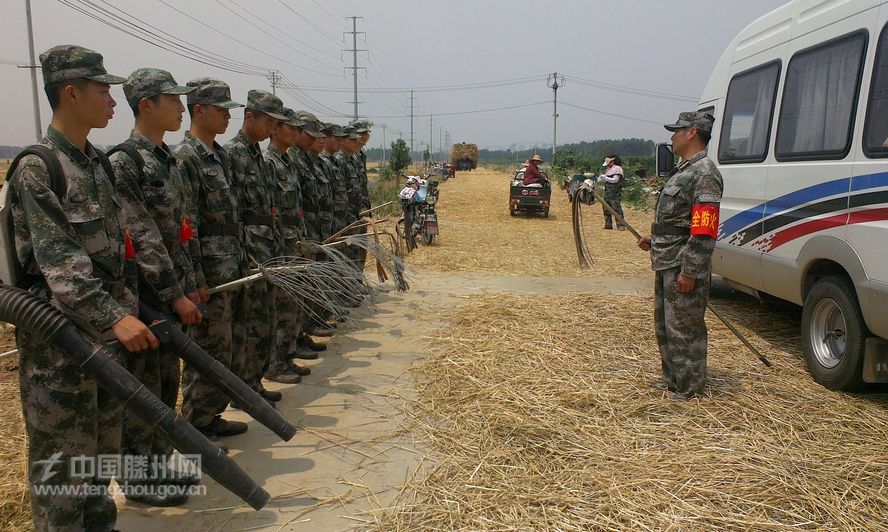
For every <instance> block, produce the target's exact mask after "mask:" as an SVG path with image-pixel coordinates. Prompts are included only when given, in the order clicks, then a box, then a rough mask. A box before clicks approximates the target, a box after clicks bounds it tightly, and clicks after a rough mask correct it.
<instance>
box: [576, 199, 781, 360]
mask: <svg viewBox="0 0 888 532" xmlns="http://www.w3.org/2000/svg"><path fill="white" fill-rule="evenodd" d="M588 194H591V195H592V198H593V199H594V200H595V201H597V202H598V203H600V204H601V206H602V207H604V208H605V209H607V211H608V212H610V213H611V216H613V217H614V219H615V220H616V221H617V223H619V224H622V225H623V227H625V228H626V229H628V230H629V232H630V233H631V234H632V236H634V237H635V238H636V240H638V239H641V234H640V233H639V232H638V231H636V230H635V228H634V227H632V226H631V225H629V223H628V222H626V220H625V219H624V218H623V217H622V216H620V215H619V214H618V213H617V211H615V210H614V209H613V207H611V206H610V205H608V204H607V202H605V201H604V200H603V199H602V198H601V196H599V195H598V194H596V193H595V189H594V188H592V187H590V186H588V185H582V186H581V187H580V189H579V190H578V191H577V196H578V198H575V200H574V201H575V202H577V201H582V200H583V199H585V198H584V197H583V196H585V195H588ZM577 208H578V207H577ZM576 230H577V227H576V225H575V227H574V231H576ZM575 236H576V233H575ZM583 247H584V248H585V245H584V246H583ZM583 251H586V250H585V249H582V250H581V249H580V244H579V241H578V243H577V252H578V254H579V256H580V265H581V267H582V265H583V256H582V252H583ZM587 266H588V264H587ZM706 308H708V309H709V310H710V311H711V312H712V313H713V314H715V317H716V318H718V319H719V320H720V321H721V322H722V323H724V324H725V327H727V328H728V329H729V330H730V331H731V332H732V333H734V336H736V337H737V338H738V339H739V340H740V341H741V342H743V345H745V346H746V347H747V349H749V350H750V351H752V353H753V354H754V355H755V356H756V357H758V359H759V360H761V361H762V364H764V365H765V366H767V367H769V368H770V367H771V361H770V360H768V359H767V358H766V357H765V355H763V354H762V353H761V352H760V351H759V350H758V349H756V348H755V346H753V345H752V344H751V343H749V340H747V339H746V338H745V337H744V336H743V335H742V334H740V331H738V330H737V328H736V327H734V325H733V324H732V323H731V322H729V321H728V319H727V318H725V317H724V316H723V315H722V314H721V313H720V312H718V311H717V310H716V309H715V308H713V306H712V304H711V303H709V302H707V303H706Z"/></svg>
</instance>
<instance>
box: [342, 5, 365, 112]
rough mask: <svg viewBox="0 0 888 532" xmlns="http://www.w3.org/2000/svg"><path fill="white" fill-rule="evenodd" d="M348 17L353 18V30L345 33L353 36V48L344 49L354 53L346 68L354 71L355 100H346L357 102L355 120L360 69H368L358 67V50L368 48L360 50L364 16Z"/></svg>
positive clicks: (356, 103) (356, 108) (356, 110)
mask: <svg viewBox="0 0 888 532" xmlns="http://www.w3.org/2000/svg"><path fill="white" fill-rule="evenodd" d="M345 18H346V19H351V21H352V30H351V31H347V32H345V35H351V36H352V48H351V50H344V51H346V52H351V53H352V66H350V67H345V68H346V70H351V71H352V79H353V80H354V101H351V102H346V103H353V104H355V120H357V119H358V103H359V102H358V69H359V68H362V69H364V70H367V69H366V68H365V67H358V52H366V51H367V50H358V34H361V35H363V34H365V32H363V31H358V19H361V20H364V17H345Z"/></svg>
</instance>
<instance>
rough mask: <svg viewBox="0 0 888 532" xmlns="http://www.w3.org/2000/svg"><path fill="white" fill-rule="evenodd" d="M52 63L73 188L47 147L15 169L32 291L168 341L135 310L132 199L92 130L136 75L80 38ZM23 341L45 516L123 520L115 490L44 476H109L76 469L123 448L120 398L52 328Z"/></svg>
mask: <svg viewBox="0 0 888 532" xmlns="http://www.w3.org/2000/svg"><path fill="white" fill-rule="evenodd" d="M40 64H41V67H42V71H43V81H44V85H45V91H46V94H47V97H48V99H49V102H50V107H51V108H52V110H53V116H52V123H51V124H50V126H49V128H48V130H47V133H46V136H45V137H44V138H43V140H42V141H41V142H40V144H41V145H43V146H45V147H46V148H48V149H49V150H51V152H52V155H53V156H55V157H56V158H57V160H58V162H59V163H60V165H61V168H62V171H63V174H64V175H63V177H64V183H65V186H66V190H64V191H63V192H60V191H56V190H53V189H52V187H51V180H50V176H49V171H48V169H47V167H46V165H45V164H44V163H43V161H42V160H41V159H40V158H38V157H36V156H32V155H29V156H26V157H25V158H23V159H22V160H21V161H20V164H19V165H18V167H17V169H16V170H15V172H14V173H13V175H12V176H10V180H9V182H8V186H11V187H12V189H11V191H10V194H11V197H10V205H11V210H12V218H13V223H14V225H15V246H16V256H17V258H18V260H19V262H20V263H21V265H22V269H23V272H24V273H25V280H26V281H27V282H28V283H31V284H32V286H31V288H30V289H31V291H32V292H35V293H37V294H39V295H42V296H44V297H46V298H48V299H50V300H51V301H52V303H53V304H54V305H55V306H57V307H59V308H61V309H63V310H64V311H65V312H66V314H68V315H69V316H71V317H72V318H74V319H75V321H76V322H77V323H78V324H79V325H80V326H81V327H84V328H87V329H91V330H92V331H93V332H94V333H95V334H97V335H99V337H101V338H102V339H105V340H109V339H114V338H116V339H117V340H119V341H120V342H121V344H123V346H124V347H125V348H126V349H127V350H128V351H141V350H144V349H148V348H149V347H152V348H153V347H157V345H158V342H157V339H156V338H155V337H154V335H153V334H152V333H151V331H150V329H148V327H147V326H145V324H143V323H142V322H141V321H139V319H138V318H136V316H135V315H136V313H137V312H138V310H137V301H136V294H137V287H136V283H135V278H136V277H135V261H134V260H133V259H135V250H134V247H133V244H132V243H131V237H130V236H129V233H128V228H127V226H126V218H125V215H124V213H123V211H122V209H121V199H120V198H119V197H118V196H117V193H116V192H115V190H114V186H113V184H112V181H111V178H112V176H109V175H108V174H107V173H106V171H105V168H104V166H105V165H104V163H103V162H102V161H104V155H103V154H101V153H100V152H98V151H97V150H96V149H95V148H93V146H92V145H91V144H90V143H89V141H88V140H87V135H88V134H89V132H90V130H91V129H92V128H103V127H105V126H106V125H107V124H108V121H109V120H110V118H111V116H112V115H113V113H114V111H113V109H114V106H115V105H116V104H115V102H114V99H113V98H112V97H111V95H110V93H109V85H110V84H116V83H122V82H123V81H124V78H120V77H117V76H112V75H109V74H108V73H107V72H106V71H105V68H104V66H103V64H102V56H101V55H100V54H98V53H96V52H94V51H92V50H88V49H86V48H81V47H79V46H57V47H54V48H51V49H50V50H48V51H46V52H44V53H43V54H41V55H40ZM62 131H64V132H65V133H62ZM16 342H17V344H18V348H19V352H20V360H19V382H20V386H21V402H22V414H23V417H24V422H25V430H26V433H27V436H28V480H29V483H30V485H31V487H32V493H31V509H32V513H33V519H34V527H35V528H36V529H37V530H41V531H42V530H62V529H65V530H98V531H107V530H111V529H113V528H114V523H115V521H116V518H117V510H116V507H115V505H114V501H113V500H112V499H111V497H110V496H109V495H108V494H107V493H105V494H99V493H85V492H81V493H59V492H56V493H39V492H36V491H34V489H33V488H34V487H37V486H38V485H42V486H57V487H62V486H69V487H73V488H77V487H81V488H86V489H90V490H92V489H95V488H96V487H97V486H101V485H104V486H107V480H103V479H99V478H97V477H92V478H85V479H83V478H77V476H76V475H75V476H72V472H73V471H72V468H71V466H72V463H71V459H72V458H74V457H80V456H83V457H86V458H87V459H89V458H92V459H93V460H94V459H95V457H96V456H97V455H100V454H111V455H116V454H117V453H118V452H119V448H120V419H121V418H120V416H121V407H120V403H119V402H117V400H115V399H114V398H112V397H111V396H110V395H109V394H108V393H107V392H106V391H105V390H104V389H103V388H101V387H100V386H99V385H98V383H97V381H96V380H95V379H94V378H93V377H92V376H90V375H84V374H83V373H82V372H81V371H80V368H79V366H78V364H76V363H74V362H73V361H71V360H70V359H69V358H68V356H67V355H66V354H65V353H64V351H62V350H60V349H59V348H57V347H55V346H54V345H53V344H52V343H50V342H49V341H48V340H47V339H46V338H38V337H35V336H34V335H32V334H29V333H27V332H26V331H24V330H22V329H17V330H16ZM97 491H98V490H97Z"/></svg>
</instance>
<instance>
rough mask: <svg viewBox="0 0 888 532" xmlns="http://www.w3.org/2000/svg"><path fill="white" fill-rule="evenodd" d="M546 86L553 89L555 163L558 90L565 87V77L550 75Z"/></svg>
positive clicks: (554, 73)
mask: <svg viewBox="0 0 888 532" xmlns="http://www.w3.org/2000/svg"><path fill="white" fill-rule="evenodd" d="M546 85H548V86H549V87H551V88H552V162H553V163H554V162H555V146H556V142H555V141H556V139H557V138H558V88H559V87H563V86H564V75H563V74H559V73H558V72H553V73H551V74H549V79H548V80H547V81H546Z"/></svg>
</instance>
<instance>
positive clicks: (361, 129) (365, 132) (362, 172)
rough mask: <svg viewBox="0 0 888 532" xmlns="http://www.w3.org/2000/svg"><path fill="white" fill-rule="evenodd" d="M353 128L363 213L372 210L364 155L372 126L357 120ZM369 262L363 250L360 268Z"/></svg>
mask: <svg viewBox="0 0 888 532" xmlns="http://www.w3.org/2000/svg"><path fill="white" fill-rule="evenodd" d="M351 125H352V127H354V128H355V133H357V135H358V139H357V141H356V142H355V148H354V151H355V153H354V155H352V159H353V161H354V166H355V170H357V172H358V181H359V183H360V190H359V191H358V197H359V198H360V204H359V206H358V209H359V212H360V213H363V212H366V211H369V210H370V188H369V186H368V181H367V154H366V153H364V149H363V148H364V146H365V145H366V144H367V142H368V141H369V140H370V124H369V123H368V122H367V121H366V120H356V121H353V122H352V124H351ZM366 216H367V217H369V218H372V217H373V213H367V214H366ZM359 231H361V232H362V233H366V232H367V231H368V228H367V227H366V226H364V227H362V228H360V229H359ZM366 261H367V250H365V249H361V250H359V252H358V267H359V268H360V269H361V270H363V269H364V263H365V262H366Z"/></svg>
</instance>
